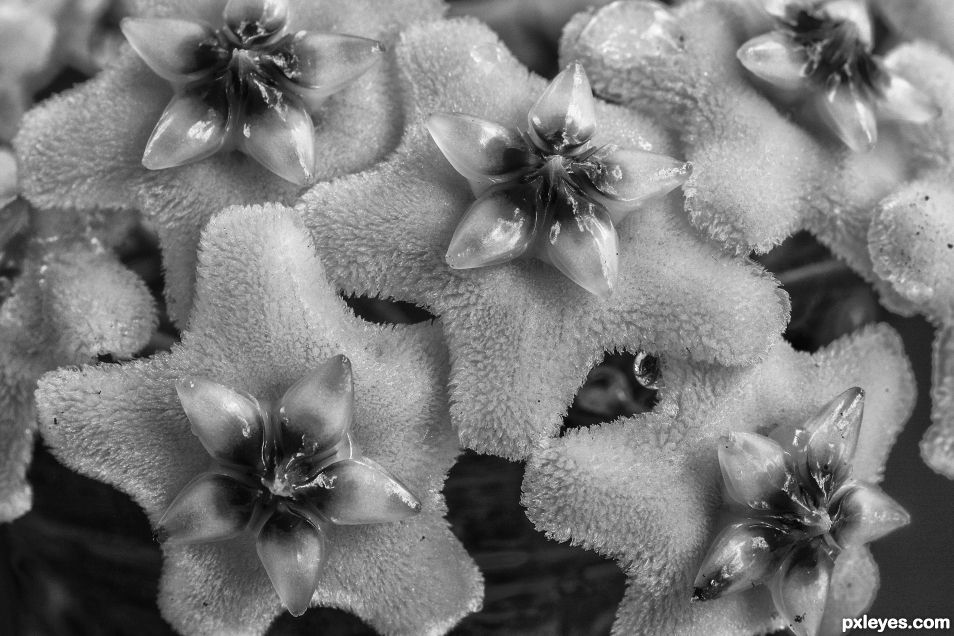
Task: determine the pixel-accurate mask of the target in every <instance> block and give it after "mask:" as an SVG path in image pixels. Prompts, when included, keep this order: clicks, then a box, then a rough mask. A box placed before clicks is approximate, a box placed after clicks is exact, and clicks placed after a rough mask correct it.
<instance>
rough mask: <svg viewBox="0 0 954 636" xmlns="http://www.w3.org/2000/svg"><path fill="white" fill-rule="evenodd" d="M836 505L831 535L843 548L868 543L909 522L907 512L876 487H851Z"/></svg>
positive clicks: (863, 485) (860, 485)
mask: <svg viewBox="0 0 954 636" xmlns="http://www.w3.org/2000/svg"><path fill="white" fill-rule="evenodd" d="M836 506H837V508H836V512H835V514H834V515H833V517H834V523H833V524H832V529H831V534H832V536H833V537H834V538H835V541H837V542H838V544H839V545H841V546H844V547H847V546H850V545H864V544H866V543H870V542H872V541H875V540H876V539H880V538H881V537H883V536H885V535H886V534H889V533H891V532H894V531H895V530H897V529H898V528H901V527H903V526H906V525H908V523H910V521H911V516H910V515H909V514H908V512H907V511H906V510H905V509H904V508H902V507H901V505H900V504H899V503H898V502H896V501H895V500H894V499H892V498H891V497H889V496H888V495H886V494H884V491H882V490H881V489H880V488H878V487H877V486H869V485H867V484H859V485H857V486H854V487H852V488H851V489H850V490H848V492H846V493H845V494H844V495H843V496H841V497H840V498H839V501H838V502H837V503H836Z"/></svg>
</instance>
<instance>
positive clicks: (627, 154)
mask: <svg viewBox="0 0 954 636" xmlns="http://www.w3.org/2000/svg"><path fill="white" fill-rule="evenodd" d="M598 162H599V164H600V165H601V169H600V170H599V172H597V173H594V174H592V175H591V181H592V184H593V186H594V187H595V188H596V190H597V192H598V193H599V194H600V195H603V196H601V197H600V199H599V201H600V203H602V204H603V205H604V206H606V208H607V209H608V210H609V211H610V213H611V214H612V215H613V222H614V223H619V222H620V221H622V220H623V218H625V217H626V216H627V215H628V214H629V213H630V212H632V211H633V210H635V209H636V208H637V207H638V206H640V205H641V204H643V203H645V202H646V201H648V200H650V199H654V198H657V197H661V196H663V195H665V194H668V193H669V192H671V191H672V190H675V189H676V188H678V187H679V186H681V185H682V184H683V183H685V182H686V179H688V178H689V176H690V175H691V174H692V164H691V163H687V162H685V161H679V160H678V159H674V158H672V157H668V156H666V155H660V154H656V153H654V152H644V151H642V150H627V149H620V150H615V151H613V152H611V153H609V154H607V155H605V156H603V157H600V158H599V159H598Z"/></svg>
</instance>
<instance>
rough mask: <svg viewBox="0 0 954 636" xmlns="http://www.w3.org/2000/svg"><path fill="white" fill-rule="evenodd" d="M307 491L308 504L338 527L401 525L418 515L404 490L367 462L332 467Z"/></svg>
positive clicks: (418, 504)
mask: <svg viewBox="0 0 954 636" xmlns="http://www.w3.org/2000/svg"><path fill="white" fill-rule="evenodd" d="M306 490H307V493H308V495H307V496H308V498H309V501H310V502H311V503H312V504H314V505H315V506H317V507H318V509H319V510H320V511H321V513H322V514H323V515H325V516H326V517H328V518H329V519H330V520H331V521H332V523H336V524H339V525H361V524H366V523H389V522H393V521H401V520H402V519H406V518H408V517H410V516H412V515H415V514H417V513H418V512H420V511H421V502H420V500H419V499H418V498H417V497H416V496H414V494H413V493H411V491H409V490H408V489H407V486H405V485H404V484H402V483H401V482H400V481H399V480H398V479H397V478H395V477H394V476H393V475H391V474H390V473H389V472H388V471H387V470H385V469H384V468H382V467H381V466H379V465H378V464H377V463H375V462H374V461H372V460H370V459H367V458H361V459H347V460H344V461H340V462H336V463H334V464H332V465H331V466H329V467H328V468H326V469H325V470H323V471H322V472H321V474H320V475H318V477H317V478H315V480H314V482H313V484H312V485H310V486H308V487H306Z"/></svg>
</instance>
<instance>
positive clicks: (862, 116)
mask: <svg viewBox="0 0 954 636" xmlns="http://www.w3.org/2000/svg"><path fill="white" fill-rule="evenodd" d="M821 104H822V108H823V112H824V114H825V115H826V117H827V119H828V121H829V123H830V124H831V127H832V130H834V132H835V134H837V135H838V138H839V139H841V140H842V141H843V142H844V143H845V145H846V146H848V147H849V148H851V149H852V150H854V151H855V152H868V151H869V150H871V149H872V148H874V145H875V143H877V141H878V124H877V121H876V120H875V115H874V110H873V109H872V107H871V104H869V103H868V100H867V99H866V98H864V97H862V96H861V95H860V94H859V93H858V91H857V90H856V89H855V88H853V87H852V86H850V85H847V84H842V85H840V86H839V87H838V88H836V89H835V90H833V91H831V92H829V93H828V94H827V95H826V96H825V97H824V98H823V99H822V100H821Z"/></svg>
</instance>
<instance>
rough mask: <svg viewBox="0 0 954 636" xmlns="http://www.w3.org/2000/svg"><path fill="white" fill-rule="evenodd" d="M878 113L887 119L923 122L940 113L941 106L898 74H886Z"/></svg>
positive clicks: (934, 117)
mask: <svg viewBox="0 0 954 636" xmlns="http://www.w3.org/2000/svg"><path fill="white" fill-rule="evenodd" d="M878 113H879V114H880V115H882V116H883V117H885V118H887V119H897V120H901V121H909V122H912V123H915V124H924V123H927V122H929V121H932V120H934V119H937V118H938V117H939V116H940V115H941V108H940V107H939V106H938V105H937V104H935V103H934V100H932V99H931V98H930V96H928V95H927V93H925V92H924V91H922V90H920V89H919V88H916V87H915V86H914V85H913V84H911V82H909V81H908V80H906V79H904V78H903V77H901V76H900V75H895V74H894V73H889V74H888V84H887V85H886V86H885V87H884V88H883V89H882V96H881V99H880V100H879V101H878Z"/></svg>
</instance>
